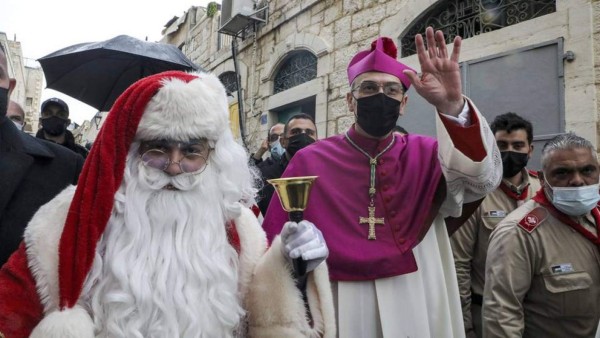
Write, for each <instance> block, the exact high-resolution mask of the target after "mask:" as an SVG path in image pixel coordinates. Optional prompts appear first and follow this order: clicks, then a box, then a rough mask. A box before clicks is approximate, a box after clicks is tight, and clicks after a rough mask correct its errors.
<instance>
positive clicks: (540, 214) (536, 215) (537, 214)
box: [517, 207, 548, 233]
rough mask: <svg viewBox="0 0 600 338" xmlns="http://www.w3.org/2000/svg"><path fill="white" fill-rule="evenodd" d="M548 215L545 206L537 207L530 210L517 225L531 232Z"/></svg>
mask: <svg viewBox="0 0 600 338" xmlns="http://www.w3.org/2000/svg"><path fill="white" fill-rule="evenodd" d="M547 217H548V211H547V210H546V209H545V208H542V207H537V208H535V209H533V210H531V211H530V212H529V213H528V214H527V215H525V217H523V219H521V221H519V223H517V225H518V226H519V227H521V228H522V229H523V230H525V231H527V232H528V233H532V232H533V230H535V228H537V227H538V226H539V225H540V224H542V222H544V221H545V220H546V218H547Z"/></svg>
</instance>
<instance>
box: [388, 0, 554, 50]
mask: <svg viewBox="0 0 600 338" xmlns="http://www.w3.org/2000/svg"><path fill="white" fill-rule="evenodd" d="M554 12H556V0H446V1H440V2H439V3H438V4H437V5H435V6H433V7H432V8H431V9H429V10H428V11H427V12H426V13H424V15H423V16H422V17H421V18H420V19H417V20H415V21H414V23H413V25H412V27H410V29H408V30H407V31H406V33H405V34H404V35H403V36H401V37H400V41H401V55H402V57H406V56H409V55H413V54H415V53H416V48H415V35H417V34H418V33H424V32H425V28H427V27H428V26H431V27H433V28H434V29H436V30H441V31H443V32H444V36H446V43H452V41H453V40H454V37H456V36H457V35H458V36H461V37H462V38H463V39H467V38H470V37H473V36H475V35H479V34H483V33H487V32H491V31H494V30H497V29H500V28H503V27H506V26H510V25H514V24H517V23H520V22H523V21H527V20H530V19H533V18H537V17H539V16H542V15H546V14H550V13H554Z"/></svg>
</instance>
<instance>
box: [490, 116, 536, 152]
mask: <svg viewBox="0 0 600 338" xmlns="http://www.w3.org/2000/svg"><path fill="white" fill-rule="evenodd" d="M490 128H491V129H492V133H494V135H495V134H496V132H497V131H500V130H505V131H506V132H507V133H510V132H512V131H513V130H519V129H524V130H525V132H526V133H527V142H529V144H530V145H531V143H532V142H533V126H532V125H531V122H529V121H528V120H526V119H524V118H522V117H521V116H519V115H517V114H516V113H513V112H508V113H504V114H501V115H498V116H496V118H495V119H494V121H493V122H492V124H490Z"/></svg>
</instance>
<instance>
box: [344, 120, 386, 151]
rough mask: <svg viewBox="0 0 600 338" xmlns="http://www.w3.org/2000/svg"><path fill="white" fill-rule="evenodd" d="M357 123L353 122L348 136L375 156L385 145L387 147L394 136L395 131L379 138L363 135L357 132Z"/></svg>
mask: <svg viewBox="0 0 600 338" xmlns="http://www.w3.org/2000/svg"><path fill="white" fill-rule="evenodd" d="M355 127H356V126H355V124H353V125H352V126H351V127H350V129H349V130H348V136H349V137H350V138H351V139H352V141H354V143H356V145H358V146H359V147H360V148H361V149H363V150H364V151H366V152H367V153H369V155H371V156H375V155H377V154H379V153H380V152H381V151H382V150H383V149H385V147H387V146H388V145H389V144H390V142H391V141H392V138H394V133H393V132H392V133H390V134H389V135H388V136H387V137H386V138H384V139H381V140H378V139H374V138H370V137H366V136H362V135H360V134H359V133H357V132H356V129H355Z"/></svg>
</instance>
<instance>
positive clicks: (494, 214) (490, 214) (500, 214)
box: [483, 210, 506, 218]
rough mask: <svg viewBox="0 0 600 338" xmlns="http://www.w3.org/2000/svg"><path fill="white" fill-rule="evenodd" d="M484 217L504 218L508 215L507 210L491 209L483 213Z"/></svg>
mask: <svg viewBox="0 0 600 338" xmlns="http://www.w3.org/2000/svg"><path fill="white" fill-rule="evenodd" d="M483 217H494V218H495V217H499V218H504V217H506V211H504V210H490V211H486V212H484V213H483Z"/></svg>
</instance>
